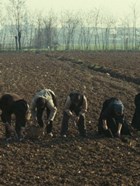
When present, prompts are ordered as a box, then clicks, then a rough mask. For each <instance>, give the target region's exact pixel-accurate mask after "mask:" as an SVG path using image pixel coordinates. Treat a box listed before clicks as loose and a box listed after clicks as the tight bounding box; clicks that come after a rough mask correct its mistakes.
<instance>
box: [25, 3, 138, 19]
mask: <svg viewBox="0 0 140 186" xmlns="http://www.w3.org/2000/svg"><path fill="white" fill-rule="evenodd" d="M134 4H136V8H137V9H138V10H139V9H140V0H27V6H28V8H29V10H31V11H37V10H39V11H42V12H45V11H48V10H51V9H52V10H53V11H54V12H62V11H64V10H69V11H79V10H82V11H89V10H91V9H94V8H98V9H99V10H101V11H103V12H105V13H107V14H110V15H113V16H115V17H120V16H125V15H128V14H129V13H130V12H131V11H132V6H133V5H134Z"/></svg>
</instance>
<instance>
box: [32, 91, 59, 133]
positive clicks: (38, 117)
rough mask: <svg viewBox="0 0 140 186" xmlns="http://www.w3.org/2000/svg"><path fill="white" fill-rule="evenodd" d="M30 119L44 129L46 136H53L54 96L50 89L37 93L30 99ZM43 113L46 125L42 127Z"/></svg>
mask: <svg viewBox="0 0 140 186" xmlns="http://www.w3.org/2000/svg"><path fill="white" fill-rule="evenodd" d="M31 112H32V118H33V122H34V123H38V124H39V126H40V128H42V129H44V128H46V130H47V134H49V135H50V136H53V134H52V127H53V120H54V118H55V115H56V113H57V100H56V95H55V94H54V92H53V91H52V90H50V89H43V90H40V91H37V92H36V94H35V95H34V97H33V99H32V105H31ZM44 112H46V114H47V124H46V125H44V119H43V116H44V114H45V113H44Z"/></svg>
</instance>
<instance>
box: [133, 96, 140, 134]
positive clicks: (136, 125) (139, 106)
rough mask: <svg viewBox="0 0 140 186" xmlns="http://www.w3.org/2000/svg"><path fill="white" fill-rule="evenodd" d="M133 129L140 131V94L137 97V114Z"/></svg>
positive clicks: (134, 116)
mask: <svg viewBox="0 0 140 186" xmlns="http://www.w3.org/2000/svg"><path fill="white" fill-rule="evenodd" d="M132 127H133V128H134V129H136V130H139V131H140V93H139V94H137V95H136V96H135V112H134V115H133V119H132Z"/></svg>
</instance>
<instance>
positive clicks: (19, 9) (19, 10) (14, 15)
mask: <svg viewBox="0 0 140 186" xmlns="http://www.w3.org/2000/svg"><path fill="white" fill-rule="evenodd" d="M25 3H26V0H9V4H8V7H7V8H8V9H7V10H8V15H9V18H10V20H11V22H12V25H13V26H15V30H16V33H15V42H16V46H17V48H18V49H19V50H21V38H22V27H23V20H24V16H25V12H26V8H25V7H26V6H25Z"/></svg>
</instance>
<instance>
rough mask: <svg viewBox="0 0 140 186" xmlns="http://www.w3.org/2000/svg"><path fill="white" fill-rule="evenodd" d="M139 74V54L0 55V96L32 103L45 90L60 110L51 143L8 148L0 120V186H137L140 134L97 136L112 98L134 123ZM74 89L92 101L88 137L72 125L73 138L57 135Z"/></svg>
mask: <svg viewBox="0 0 140 186" xmlns="http://www.w3.org/2000/svg"><path fill="white" fill-rule="evenodd" d="M139 72H140V54H139V53H131V52H128V53H125V52H117V53H115V52H112V53H98V52H49V53H1V54H0V90H1V91H0V94H3V93H5V92H14V93H18V94H20V95H23V97H25V99H26V100H27V101H28V102H29V104H30V102H31V98H32V96H33V94H34V92H35V91H36V90H37V89H40V88H42V87H46V88H50V89H52V90H54V92H55V93H56V95H57V97H58V103H59V104H58V105H59V107H58V113H57V116H56V119H55V122H54V137H53V138H52V139H50V138H49V137H44V138H40V139H36V140H30V139H27V140H25V141H24V142H22V143H19V142H13V143H10V144H7V143H5V141H4V136H3V126H2V123H1V122H0V124H1V126H0V185H2V186H5V185H6V186H7V185H13V186H16V185H17V186H18V185H22V186H23V185H26V186H27V185H28V186H30V185H38V186H42V185H53V186H54V185H75V186H78V185H85V186H90V185H91V186H94V185H95V186H139V185H140V179H139V178H140V136H139V135H138V134H136V133H135V134H133V137H132V138H131V139H128V140H126V141H123V140H120V139H107V138H100V137H99V136H98V135H97V133H96V130H97V121H98V117H99V113H100V109H101V106H102V103H103V101H104V100H105V99H106V98H108V97H111V96H117V97H119V98H120V99H121V100H122V101H123V103H124V105H125V107H126V111H125V112H126V117H127V118H128V120H129V121H130V122H131V120H132V115H133V112H134V108H135V107H134V97H135V95H136V93H137V92H139V91H140V76H139ZM74 89H76V90H80V91H81V92H84V93H85V94H86V96H87V98H88V103H89V108H88V113H87V116H86V122H87V131H88V137H87V138H86V139H81V138H79V136H78V132H77V130H76V128H75V127H74V125H73V123H72V122H70V123H69V124H70V125H69V137H68V138H66V139H62V138H60V136H59V132H60V125H61V120H62V111H63V105H64V101H65V98H66V96H67V94H68V93H69V92H70V91H71V90H74Z"/></svg>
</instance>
